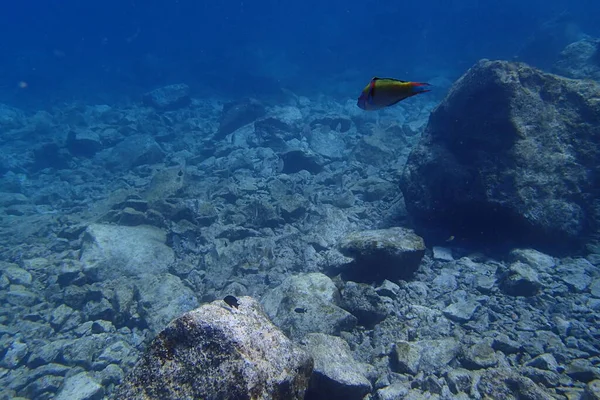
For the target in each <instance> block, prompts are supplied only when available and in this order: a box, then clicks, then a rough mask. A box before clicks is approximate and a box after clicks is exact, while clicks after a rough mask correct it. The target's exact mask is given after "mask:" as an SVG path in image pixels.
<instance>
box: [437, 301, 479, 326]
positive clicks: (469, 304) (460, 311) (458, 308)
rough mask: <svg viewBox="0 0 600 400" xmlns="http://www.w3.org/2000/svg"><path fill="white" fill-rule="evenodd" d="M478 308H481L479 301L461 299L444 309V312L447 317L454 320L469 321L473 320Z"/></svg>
mask: <svg viewBox="0 0 600 400" xmlns="http://www.w3.org/2000/svg"><path fill="white" fill-rule="evenodd" d="M477 309H479V303H478V302H476V301H459V302H457V303H453V304H450V305H449V306H448V307H446V308H445V309H444V311H443V313H444V315H445V316H446V318H448V319H451V320H452V321H455V322H467V321H470V320H471V318H472V317H473V314H475V311H477Z"/></svg>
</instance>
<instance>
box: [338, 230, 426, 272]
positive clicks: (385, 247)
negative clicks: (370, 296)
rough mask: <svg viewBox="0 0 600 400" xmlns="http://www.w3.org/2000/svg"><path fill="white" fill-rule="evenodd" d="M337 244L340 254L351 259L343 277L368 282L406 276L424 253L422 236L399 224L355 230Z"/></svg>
mask: <svg viewBox="0 0 600 400" xmlns="http://www.w3.org/2000/svg"><path fill="white" fill-rule="evenodd" d="M339 247H340V251H341V253H342V254H343V255H345V256H347V257H351V258H353V259H354V263H353V264H351V265H350V266H348V267H347V269H346V270H344V271H343V276H344V278H346V279H348V280H353V281H357V282H367V283H370V282H374V281H383V280H384V279H390V280H396V279H408V278H410V277H412V275H413V274H414V272H415V271H416V270H417V269H418V268H419V264H420V262H421V259H422V258H423V256H424V255H425V243H424V242H423V239H422V238H421V237H420V236H418V235H416V234H415V233H414V232H413V231H411V230H410V229H405V228H400V227H397V228H389V229H381V230H373V231H360V232H354V233H351V234H349V235H348V236H346V237H345V238H344V239H343V240H342V241H341V243H340V246H339Z"/></svg>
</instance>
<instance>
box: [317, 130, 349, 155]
mask: <svg viewBox="0 0 600 400" xmlns="http://www.w3.org/2000/svg"><path fill="white" fill-rule="evenodd" d="M310 148H311V149H312V150H313V151H314V152H315V153H317V154H320V155H322V156H324V157H327V158H330V159H341V158H343V157H344V153H345V152H346V143H345V142H344V139H343V137H342V135H341V134H340V133H339V132H336V131H331V130H327V129H313V130H312V132H311V135H310Z"/></svg>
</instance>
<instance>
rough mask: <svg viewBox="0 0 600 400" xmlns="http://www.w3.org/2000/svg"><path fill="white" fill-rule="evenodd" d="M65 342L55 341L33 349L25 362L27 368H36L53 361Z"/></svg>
mask: <svg viewBox="0 0 600 400" xmlns="http://www.w3.org/2000/svg"><path fill="white" fill-rule="evenodd" d="M66 342H67V341H66V340H56V341H53V342H50V343H46V344H45V345H43V346H38V347H36V348H34V349H33V350H32V352H31V355H30V356H29V359H28V360H27V366H28V367H29V368H37V367H40V366H43V365H47V364H50V363H52V362H53V361H55V360H56V359H57V358H58V356H59V354H60V353H61V350H62V347H63V346H64V345H65V343H66Z"/></svg>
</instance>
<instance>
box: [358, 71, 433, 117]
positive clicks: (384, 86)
mask: <svg viewBox="0 0 600 400" xmlns="http://www.w3.org/2000/svg"><path fill="white" fill-rule="evenodd" d="M428 86H431V85H430V84H429V83H424V82H406V81H400V80H398V79H392V78H377V77H374V78H373V79H371V82H369V84H368V85H367V86H365V88H364V89H363V91H362V93H361V94H360V97H359V98H358V103H357V105H358V106H359V107H360V108H362V109H363V110H366V111H372V110H380V109H382V108H385V107H389V106H392V105H394V104H396V103H397V102H399V101H402V100H404V99H406V98H408V97H411V96H414V95H415V94H419V93H425V92H430V91H431V90H430V89H428V88H427V87H428Z"/></svg>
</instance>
